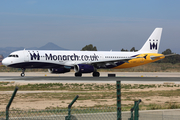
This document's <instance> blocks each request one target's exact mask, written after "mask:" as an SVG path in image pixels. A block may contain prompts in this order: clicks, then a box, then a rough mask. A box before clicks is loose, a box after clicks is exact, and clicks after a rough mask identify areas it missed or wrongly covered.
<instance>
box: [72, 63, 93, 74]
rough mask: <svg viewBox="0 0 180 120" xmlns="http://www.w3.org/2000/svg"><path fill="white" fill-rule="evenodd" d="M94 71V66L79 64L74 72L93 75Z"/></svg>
mask: <svg viewBox="0 0 180 120" xmlns="http://www.w3.org/2000/svg"><path fill="white" fill-rule="evenodd" d="M94 70H95V69H94V67H93V66H92V65H86V64H78V65H75V66H74V71H75V72H76V73H91V72H94Z"/></svg>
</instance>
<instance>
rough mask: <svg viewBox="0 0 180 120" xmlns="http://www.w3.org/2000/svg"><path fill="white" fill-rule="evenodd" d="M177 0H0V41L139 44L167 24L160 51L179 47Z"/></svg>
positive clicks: (101, 45)
mask: <svg viewBox="0 0 180 120" xmlns="http://www.w3.org/2000/svg"><path fill="white" fill-rule="evenodd" d="M179 5H180V1H179V0H172V1H170V0H146V1H144V0H111V1H110V0H89V1H87V0H0V47H9V46H14V47H25V48H28V47H41V46H43V45H45V44H46V43H48V42H53V43H55V44H57V45H59V46H60V47H63V48H66V49H71V50H80V49H81V48H82V47H84V46H85V45H88V44H93V45H95V46H96V47H97V48H98V50H111V49H112V50H121V49H122V48H124V49H128V50H129V49H131V48H132V47H135V48H136V49H140V48H141V47H142V46H143V44H144V43H145V41H146V40H147V39H148V37H149V36H150V34H151V33H152V32H153V30H154V29H155V28H156V27H162V28H163V34H162V39H161V44H160V52H162V51H164V50H166V49H167V48H170V49H171V50H172V51H173V52H175V53H180V47H179V44H180V40H179V38H180V7H179Z"/></svg>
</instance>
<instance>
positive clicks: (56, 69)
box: [48, 68, 70, 74]
mask: <svg viewBox="0 0 180 120" xmlns="http://www.w3.org/2000/svg"><path fill="white" fill-rule="evenodd" d="M48 71H49V72H50V73H57V74H58V73H66V72H70V69H67V68H50V69H48Z"/></svg>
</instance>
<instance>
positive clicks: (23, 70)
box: [21, 68, 26, 77]
mask: <svg viewBox="0 0 180 120" xmlns="http://www.w3.org/2000/svg"><path fill="white" fill-rule="evenodd" d="M21 69H22V73H21V77H24V76H25V73H24V72H25V70H26V69H25V68H21Z"/></svg>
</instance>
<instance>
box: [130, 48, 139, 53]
mask: <svg viewBox="0 0 180 120" xmlns="http://www.w3.org/2000/svg"><path fill="white" fill-rule="evenodd" d="M130 51H131V52H132V51H134V52H136V51H138V50H136V49H135V47H132V48H131V50H130Z"/></svg>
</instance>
